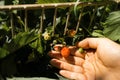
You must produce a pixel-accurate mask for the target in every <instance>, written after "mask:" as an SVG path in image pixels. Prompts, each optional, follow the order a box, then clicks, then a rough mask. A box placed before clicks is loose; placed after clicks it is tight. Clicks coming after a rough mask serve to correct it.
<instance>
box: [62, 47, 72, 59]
mask: <svg viewBox="0 0 120 80" xmlns="http://www.w3.org/2000/svg"><path fill="white" fill-rule="evenodd" d="M61 55H62V56H63V57H68V56H69V55H70V49H69V48H68V47H66V46H64V47H63V48H62V49H61Z"/></svg>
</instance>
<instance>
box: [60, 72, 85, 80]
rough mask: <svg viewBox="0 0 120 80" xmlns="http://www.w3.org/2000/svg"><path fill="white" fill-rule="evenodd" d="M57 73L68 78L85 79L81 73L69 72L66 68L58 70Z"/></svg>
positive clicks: (74, 79)
mask: <svg viewBox="0 0 120 80" xmlns="http://www.w3.org/2000/svg"><path fill="white" fill-rule="evenodd" d="M59 73H60V74H61V75H62V76H64V77H66V78H68V79H70V80H87V79H86V76H85V75H84V74H81V73H76V72H71V71H67V70H60V72H59Z"/></svg>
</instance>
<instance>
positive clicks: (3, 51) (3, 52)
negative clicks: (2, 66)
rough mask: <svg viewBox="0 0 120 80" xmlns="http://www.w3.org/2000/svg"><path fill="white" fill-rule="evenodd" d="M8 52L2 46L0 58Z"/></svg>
mask: <svg viewBox="0 0 120 80" xmlns="http://www.w3.org/2000/svg"><path fill="white" fill-rule="evenodd" d="M8 54H9V51H7V50H5V49H3V48H0V59H1V58H4V57H5V56H7V55H8Z"/></svg>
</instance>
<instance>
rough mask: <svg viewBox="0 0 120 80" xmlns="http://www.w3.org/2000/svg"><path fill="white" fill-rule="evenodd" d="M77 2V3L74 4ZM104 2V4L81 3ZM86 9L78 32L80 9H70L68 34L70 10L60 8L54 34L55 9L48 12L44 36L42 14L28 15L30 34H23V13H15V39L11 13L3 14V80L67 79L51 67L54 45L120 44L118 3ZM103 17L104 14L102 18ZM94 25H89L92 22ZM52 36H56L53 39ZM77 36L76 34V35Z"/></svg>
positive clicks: (30, 0)
mask: <svg viewBox="0 0 120 80" xmlns="http://www.w3.org/2000/svg"><path fill="white" fill-rule="evenodd" d="M71 1H73V0H5V1H3V2H4V5H11V4H12V5H17V4H34V3H36V4H41V3H59V2H71ZM74 1H76V0H74ZM81 1H83V2H86V1H91V2H95V1H105V0H81ZM94 9H95V7H93V6H92V7H85V8H84V9H83V13H82V20H81V23H80V27H79V29H78V32H77V33H76V32H75V28H76V23H77V20H78V15H79V13H80V12H81V7H77V8H71V9H70V12H71V14H70V16H71V17H70V20H69V23H68V25H69V26H68V30H67V34H66V35H63V33H64V26H65V23H66V14H67V12H68V10H69V9H68V8H60V9H59V10H58V12H57V19H56V21H57V23H56V28H55V32H54V31H53V29H52V27H53V23H52V21H53V15H54V9H47V10H45V19H44V24H43V33H39V26H40V16H41V13H42V12H41V10H34V11H33V10H29V11H28V20H29V21H28V26H27V27H28V31H27V32H25V31H24V27H25V24H24V11H16V10H14V11H13V12H12V14H13V16H14V21H15V22H14V27H15V35H14V37H12V35H11V26H10V14H11V12H9V11H0V75H1V76H0V79H1V80H4V79H5V78H6V77H47V78H53V79H61V80H62V79H64V78H63V77H61V76H60V75H58V74H57V72H58V69H56V68H54V67H52V66H51V65H50V64H49V60H50V58H49V56H47V53H48V51H50V50H51V49H52V47H53V45H54V44H58V43H60V44H66V45H74V44H75V43H76V42H77V41H80V40H82V39H84V38H86V37H107V38H110V39H112V40H114V41H116V42H118V43H119V42H120V33H119V31H120V27H119V26H120V23H119V22H120V15H119V14H120V11H119V3H116V2H113V3H112V5H111V4H110V5H106V7H104V6H99V7H97V10H96V12H95V16H93V15H92V14H93V13H94ZM103 13H104V14H103ZM91 20H93V22H92V23H91V25H90V21H91ZM53 32H54V33H55V34H54V35H52V34H53ZM74 33H76V34H74Z"/></svg>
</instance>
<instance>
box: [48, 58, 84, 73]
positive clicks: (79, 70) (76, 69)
mask: <svg viewBox="0 0 120 80" xmlns="http://www.w3.org/2000/svg"><path fill="white" fill-rule="evenodd" d="M50 63H51V64H52V65H53V66H55V67H57V68H59V69H63V70H68V71H72V72H77V73H83V72H84V71H83V68H82V67H81V66H77V65H72V64H69V63H66V62H64V61H61V60H57V59H52V60H51V61H50Z"/></svg>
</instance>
